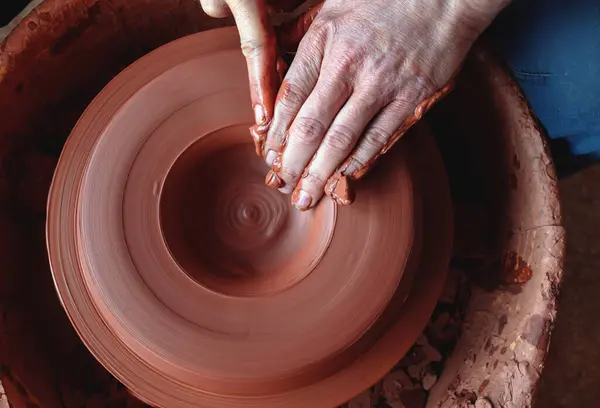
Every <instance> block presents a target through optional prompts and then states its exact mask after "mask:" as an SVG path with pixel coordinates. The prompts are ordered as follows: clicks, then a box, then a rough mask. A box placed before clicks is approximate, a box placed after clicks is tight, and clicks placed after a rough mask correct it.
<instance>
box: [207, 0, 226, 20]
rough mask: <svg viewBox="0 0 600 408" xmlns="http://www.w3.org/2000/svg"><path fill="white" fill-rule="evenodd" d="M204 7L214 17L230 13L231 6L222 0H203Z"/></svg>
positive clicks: (221, 16)
mask: <svg viewBox="0 0 600 408" xmlns="http://www.w3.org/2000/svg"><path fill="white" fill-rule="evenodd" d="M200 3H201V5H202V9H203V10H204V12H205V13H206V14H208V15H209V16H211V17H214V18H223V17H227V16H228V15H229V7H228V6H227V4H226V3H225V2H224V1H222V0H201V2H200Z"/></svg>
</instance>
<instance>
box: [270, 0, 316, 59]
mask: <svg viewBox="0 0 600 408" xmlns="http://www.w3.org/2000/svg"><path fill="white" fill-rule="evenodd" d="M322 7H323V3H319V4H317V5H316V6H314V7H312V8H310V9H309V10H308V11H307V12H306V13H304V14H302V15H300V16H298V17H296V18H295V19H293V20H292V21H289V22H286V23H284V24H281V25H280V26H279V27H277V28H276V29H275V31H276V33H277V43H278V44H279V47H280V49H281V50H282V52H294V51H296V49H297V48H298V45H299V44H300V41H301V40H302V38H303V37H304V35H305V34H306V33H307V32H308V29H309V28H310V26H311V24H312V23H313V21H314V20H315V17H317V15H318V14H319V12H320V11H321V8H322Z"/></svg>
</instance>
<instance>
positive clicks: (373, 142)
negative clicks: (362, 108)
mask: <svg viewBox="0 0 600 408" xmlns="http://www.w3.org/2000/svg"><path fill="white" fill-rule="evenodd" d="M389 139H390V134H389V133H388V132H386V131H384V130H382V129H380V128H378V127H371V128H370V129H368V130H367V131H366V132H365V135H364V143H365V145H367V146H368V147H369V149H373V150H378V149H380V148H382V147H383V146H385V144H386V143H387V142H388V140H389Z"/></svg>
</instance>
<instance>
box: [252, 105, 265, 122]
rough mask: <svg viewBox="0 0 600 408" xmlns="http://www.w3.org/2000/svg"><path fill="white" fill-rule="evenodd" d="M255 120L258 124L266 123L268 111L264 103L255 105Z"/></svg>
mask: <svg viewBox="0 0 600 408" xmlns="http://www.w3.org/2000/svg"><path fill="white" fill-rule="evenodd" d="M254 121H255V122H256V124H257V125H259V126H260V125H264V124H265V123H266V122H267V113H266V112H265V108H263V106H262V105H259V104H256V105H254Z"/></svg>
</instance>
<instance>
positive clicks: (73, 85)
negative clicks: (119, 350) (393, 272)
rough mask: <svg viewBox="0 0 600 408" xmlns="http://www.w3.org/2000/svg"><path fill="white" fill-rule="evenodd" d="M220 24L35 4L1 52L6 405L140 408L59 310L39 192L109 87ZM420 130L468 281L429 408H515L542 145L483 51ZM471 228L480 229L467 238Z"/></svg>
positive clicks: (0, 318) (545, 309)
mask: <svg viewBox="0 0 600 408" xmlns="http://www.w3.org/2000/svg"><path fill="white" fill-rule="evenodd" d="M229 23H230V22H229ZM223 24H227V22H224V21H219V20H212V19H209V18H207V17H206V16H204V15H203V14H202V12H201V10H200V9H199V6H198V4H197V3H196V2H195V1H192V0H189V1H187V0H186V1H181V2H179V3H177V5H176V6H175V4H174V3H168V4H167V3H165V2H159V1H151V0H147V1H128V2H124V1H123V2H121V1H113V2H111V3H110V5H109V4H107V3H104V2H97V1H92V0H76V1H71V2H63V1H59V0H47V1H45V2H44V3H42V4H41V5H40V6H39V7H38V8H37V9H36V10H35V12H33V13H31V14H29V15H28V16H27V17H26V18H25V19H24V20H23V21H22V22H21V23H20V24H19V25H18V26H17V28H16V29H15V31H13V32H12V34H11V35H10V36H9V37H8V38H7V40H6V41H5V42H4V43H3V44H2V46H1V47H0V111H1V112H2V122H1V123H0V161H1V163H2V166H1V171H2V174H1V177H0V203H1V205H2V209H3V211H2V212H1V213H0V214H1V218H0V224H1V228H0V233H1V235H0V239H1V240H2V244H3V248H5V250H4V251H3V255H2V257H1V258H0V263H1V265H0V271H1V274H0V306H1V310H2V313H1V314H0V362H1V363H2V366H1V367H2V370H1V374H2V379H1V381H2V383H3V384H4V388H5V391H6V393H7V395H8V397H9V399H10V400H11V402H12V404H16V406H19V405H18V404H23V405H25V403H29V404H38V405H41V406H44V407H61V406H67V407H77V406H81V405H83V404H86V403H87V404H88V405H89V406H94V405H95V406H111V405H112V404H120V405H122V404H124V403H126V404H128V406H135V405H136V404H137V403H136V402H135V400H133V399H131V398H129V397H128V393H127V392H126V391H125V390H124V389H123V388H122V387H120V386H119V384H118V383H116V382H115V381H113V380H112V379H111V377H110V376H109V375H108V374H107V372H106V370H104V369H103V368H102V367H101V366H99V365H98V364H97V363H96V361H95V359H93V358H92V357H91V356H90V354H89V352H88V350H87V349H86V348H85V347H84V346H83V345H82V342H81V341H80V339H79V337H78V336H77V335H76V333H75V332H74V331H73V329H72V325H71V324H70V322H69V321H68V319H66V317H65V314H64V312H63V310H62V308H61V305H60V304H59V302H57V301H56V294H55V289H54V286H53V282H52V279H51V274H50V271H49V265H48V261H47V256H46V252H45V237H44V224H45V202H46V198H47V189H48V186H49V183H50V179H51V177H52V174H53V172H54V168H55V165H56V162H57V158H58V155H59V154H60V152H61V150H62V148H63V146H64V142H65V139H66V137H67V136H68V134H69V133H70V132H71V130H72V128H73V126H74V124H75V122H76V121H77V119H78V118H79V117H80V115H81V114H82V113H83V110H84V108H85V107H86V106H87V105H88V104H89V103H90V102H91V100H92V99H93V98H94V97H95V96H96V95H97V94H98V92H100V90H101V89H102V88H103V87H104V86H105V85H106V84H107V83H108V82H109V81H110V80H111V79H112V78H113V77H114V76H115V75H116V74H117V73H119V72H120V71H121V70H122V69H123V68H125V67H126V66H127V65H129V64H130V63H131V62H133V61H134V60H136V59H138V58H140V57H141V56H143V55H144V54H146V53H147V52H149V51H151V50H153V49H155V48H157V47H158V46H160V45H162V44H165V43H167V42H169V41H172V40H174V39H177V38H180V37H182V36H184V35H187V34H191V33H194V32H197V31H203V30H207V29H211V28H215V27H218V26H219V25H223ZM473 118H476V119H477V120H473ZM428 120H429V122H430V123H431V128H432V129H433V132H434V134H435V136H436V139H437V142H438V146H439V147H440V148H441V151H442V155H443V157H444V160H445V162H446V167H447V170H448V174H449V177H450V183H451V188H452V198H453V205H454V207H455V208H456V215H455V220H456V223H455V224H456V233H455V242H456V246H455V251H454V254H453V259H452V264H453V266H455V267H461V268H463V269H465V270H467V271H469V272H470V274H471V276H472V277H475V278H477V279H473V280H472V282H473V285H472V296H471V302H470V305H469V308H468V310H467V313H466V316H465V324H464V326H463V335H462V337H461V339H460V342H459V343H458V345H457V347H456V348H455V350H454V353H453V354H452V356H451V357H450V358H449V359H448V360H447V361H446V363H445V368H444V371H443V373H442V376H441V378H440V381H439V382H438V384H437V385H436V387H435V388H434V389H433V390H432V392H431V394H430V399H429V404H430V406H432V407H433V406H436V407H437V406H444V407H451V406H453V404H456V403H457V402H465V403H471V402H474V401H475V400H476V399H477V398H478V397H487V398H488V399H489V400H490V401H492V403H494V404H497V405H500V404H504V405H507V406H511V404H512V406H514V407H522V406H528V405H530V404H531V401H532V398H533V395H534V393H535V389H536V386H537V382H538V380H539V375H540V371H541V368H542V366H543V360H544V357H545V354H546V350H547V344H548V339H549V335H550V330H551V327H552V322H553V319H554V312H555V308H556V306H555V303H554V302H555V299H556V294H557V291H558V288H559V286H560V280H561V272H562V258H563V249H564V242H563V233H564V231H563V229H562V227H561V226H560V224H561V220H560V208H559V205H558V199H557V193H556V180H555V176H554V171H553V167H552V161H551V159H550V158H549V155H548V152H547V149H546V147H545V144H544V139H543V135H542V133H541V131H540V130H539V128H538V127H537V124H536V121H535V119H534V118H533V116H532V114H531V113H530V112H529V109H528V107H527V104H526V103H525V101H523V99H522V96H521V94H520V93H519V91H518V89H517V88H516V87H515V85H514V83H513V82H512V80H511V79H510V78H509V77H508V76H507V75H506V73H505V72H504V71H503V69H502V68H501V67H500V66H499V64H498V63H497V62H496V61H494V59H493V58H491V57H490V55H489V53H487V52H485V51H481V50H479V51H477V52H475V53H474V54H473V56H472V58H471V59H470V61H469V62H468V64H467V66H466V68H465V72H464V73H463V75H462V77H461V78H460V80H459V84H458V86H457V89H456V91H455V92H454V93H453V94H452V95H451V96H450V97H448V98H447V99H446V100H445V102H444V103H443V104H441V105H440V106H439V109H436V111H435V112H432V114H431V115H429V117H428ZM464 214H466V215H464ZM475 215H476V216H477V217H478V219H482V220H486V221H487V222H486V223H478V224H477V227H475V226H474V225H473V222H472V219H473V216H475ZM31 406H35V405H31Z"/></svg>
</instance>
